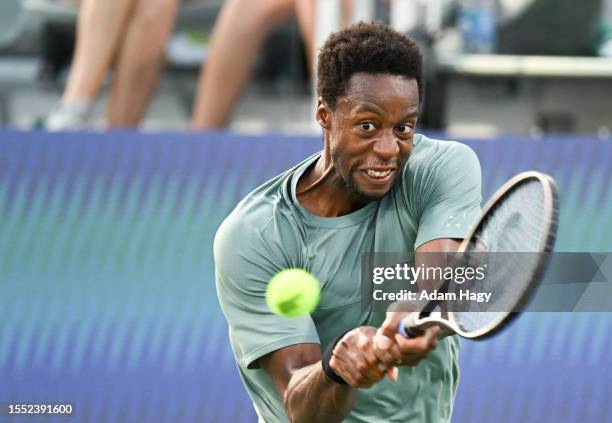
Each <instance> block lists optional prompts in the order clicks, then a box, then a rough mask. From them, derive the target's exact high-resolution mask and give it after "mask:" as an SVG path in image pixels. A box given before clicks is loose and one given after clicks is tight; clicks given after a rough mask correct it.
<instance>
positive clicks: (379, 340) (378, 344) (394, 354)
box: [373, 329, 402, 367]
mask: <svg viewBox="0 0 612 423" xmlns="http://www.w3.org/2000/svg"><path fill="white" fill-rule="evenodd" d="M373 344H374V345H373V347H374V348H373V352H374V354H375V355H376V358H377V359H378V360H379V361H380V362H381V363H383V364H385V366H386V367H389V366H391V365H393V364H395V363H396V362H397V361H398V360H401V356H402V354H401V351H400V350H399V347H398V346H397V345H396V343H395V342H393V340H392V338H388V337H386V336H384V335H382V334H381V333H380V329H379V332H377V333H376V335H374V338H373Z"/></svg>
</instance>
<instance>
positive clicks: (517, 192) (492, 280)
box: [398, 171, 558, 339]
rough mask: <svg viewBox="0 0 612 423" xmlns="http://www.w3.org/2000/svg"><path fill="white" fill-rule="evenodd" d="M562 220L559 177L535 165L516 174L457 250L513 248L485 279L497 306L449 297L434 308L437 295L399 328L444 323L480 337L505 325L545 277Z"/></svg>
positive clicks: (410, 332) (465, 256) (408, 330)
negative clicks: (559, 204) (544, 172)
mask: <svg viewBox="0 0 612 423" xmlns="http://www.w3.org/2000/svg"><path fill="white" fill-rule="evenodd" d="M557 220H558V194H557V187H556V184H555V182H554V180H553V179H552V178H551V177H550V176H548V175H545V174H542V173H539V172H534V171H530V172H524V173H520V174H518V175H516V176H514V177H513V178H512V179H510V180H509V181H508V182H506V183H505V184H504V185H503V186H502V187H501V188H500V189H499V190H498V191H497V192H496V193H495V194H494V195H493V197H492V198H491V199H490V200H489V201H488V203H487V204H486V205H485V207H484V209H483V211H482V213H481V215H480V218H479V219H478V221H477V223H476V225H474V227H473V229H472V231H471V233H470V234H469V235H468V236H467V237H466V239H465V240H464V241H463V242H462V243H461V246H460V247H459V250H458V252H457V256H458V257H459V258H460V260H470V256H477V255H478V254H480V253H482V252H486V253H490V252H491V253H509V254H500V255H499V256H501V257H500V258H503V259H500V260H496V263H495V266H489V269H488V272H487V274H486V278H485V280H484V281H483V283H486V284H487V289H488V290H490V291H492V292H495V294H496V297H497V300H496V301H495V302H494V304H496V306H495V305H493V304H491V305H488V304H476V303H473V302H467V304H466V302H457V301H449V302H445V303H444V306H443V307H440V308H441V309H442V310H443V311H434V310H436V309H437V308H438V306H442V304H441V303H440V301H433V300H432V301H429V302H428V303H427V305H426V306H425V307H424V308H423V310H422V311H421V312H418V313H412V314H410V315H408V316H407V317H406V318H404V319H403V320H402V322H401V323H400V324H399V326H398V332H399V333H401V334H402V335H404V336H407V337H409V336H416V335H418V334H419V333H421V332H422V331H423V330H424V329H426V328H427V327H430V326H434V325H438V326H440V327H441V328H442V329H443V332H446V333H456V334H458V335H460V336H462V337H464V338H471V339H479V338H485V337H488V336H491V335H493V334H495V333H497V332H498V331H500V330H502V329H503V328H504V327H505V326H506V325H507V324H508V323H509V322H510V321H511V320H512V319H513V318H514V317H516V315H518V311H519V310H521V309H522V307H523V306H524V305H525V304H526V303H527V302H528V301H529V299H530V298H531V296H532V295H533V293H534V292H535V288H536V287H537V285H538V284H539V283H540V280H541V278H542V276H543V274H544V271H545V270H546V265H547V264H548V258H549V254H548V253H550V252H551V251H552V249H553V245H554V242H555V236H556V232H557ZM513 253H519V254H513ZM520 253H537V254H520ZM517 270H518V271H517ZM475 283H478V282H475ZM452 284H453V282H452V281H449V280H447V281H446V282H445V283H444V284H443V286H442V287H441V289H440V291H444V290H448V289H449V287H450V286H451V285H452ZM509 286H511V289H508V287H509ZM500 304H503V308H500V306H499V305H500Z"/></svg>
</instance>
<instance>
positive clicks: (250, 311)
mask: <svg viewBox="0 0 612 423" xmlns="http://www.w3.org/2000/svg"><path fill="white" fill-rule="evenodd" d="M238 220H239V219H236V218H232V216H230V217H229V218H228V219H226V221H225V222H224V223H223V225H222V226H221V227H220V228H219V230H218V232H217V235H216V236H215V243H214V256H215V277H216V288H217V295H218V298H219V302H220V305H221V309H222V310H223V313H224V315H225V318H226V319H227V322H228V324H229V330H230V338H231V341H232V347H233V349H234V354H235V355H236V359H237V360H238V362H239V364H241V365H242V366H244V367H245V368H257V367H258V366H257V363H256V361H257V359H259V358H260V357H262V356H264V355H266V354H268V353H270V352H272V351H276V350H278V349H281V348H284V347H286V346H289V345H295V344H301V343H319V337H318V334H317V331H316V328H315V326H314V323H313V321H312V319H311V317H310V316H309V315H308V316H303V317H298V318H283V317H280V316H277V315H275V314H274V313H272V311H271V310H270V309H269V308H268V306H267V304H266V287H267V285H268V281H269V280H270V279H271V277H272V276H273V275H274V274H276V273H277V272H278V271H280V270H282V269H283V268H285V267H287V266H288V265H287V264H286V263H285V261H286V252H284V251H279V248H278V247H275V246H274V245H275V242H274V241H273V240H269V239H266V235H265V232H266V231H265V228H264V229H261V228H257V229H255V228H253V226H251V225H247V224H245V223H242V222H239V221H238Z"/></svg>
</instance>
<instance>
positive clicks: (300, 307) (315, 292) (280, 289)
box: [266, 269, 320, 317]
mask: <svg viewBox="0 0 612 423" xmlns="http://www.w3.org/2000/svg"><path fill="white" fill-rule="evenodd" d="M319 297H320V287H319V281H318V280H317V278H315V277H314V276H313V275H311V274H310V273H308V272H307V271H305V270H302V269H285V270H281V271H280V272H278V273H277V274H276V275H274V276H273V277H272V279H270V282H269V283H268V288H267V290H266V302H267V303H268V307H270V309H271V310H272V311H273V312H274V313H276V314H278V315H279V316H284V317H297V316H302V315H305V314H309V313H311V312H312V311H314V309H315V308H316V307H317V304H318V303H319Z"/></svg>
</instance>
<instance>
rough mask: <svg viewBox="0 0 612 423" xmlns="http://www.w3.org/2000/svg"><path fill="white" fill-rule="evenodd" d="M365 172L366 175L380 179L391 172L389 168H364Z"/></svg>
mask: <svg viewBox="0 0 612 423" xmlns="http://www.w3.org/2000/svg"><path fill="white" fill-rule="evenodd" d="M366 173H367V174H368V176H370V177H372V178H379V179H382V178H386V177H387V176H388V175H389V174H390V173H391V170H384V171H377V170H372V169H368V170H366Z"/></svg>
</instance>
